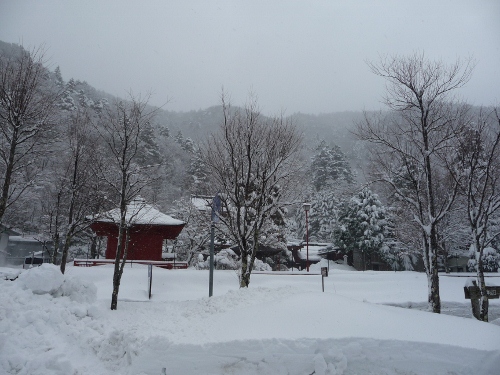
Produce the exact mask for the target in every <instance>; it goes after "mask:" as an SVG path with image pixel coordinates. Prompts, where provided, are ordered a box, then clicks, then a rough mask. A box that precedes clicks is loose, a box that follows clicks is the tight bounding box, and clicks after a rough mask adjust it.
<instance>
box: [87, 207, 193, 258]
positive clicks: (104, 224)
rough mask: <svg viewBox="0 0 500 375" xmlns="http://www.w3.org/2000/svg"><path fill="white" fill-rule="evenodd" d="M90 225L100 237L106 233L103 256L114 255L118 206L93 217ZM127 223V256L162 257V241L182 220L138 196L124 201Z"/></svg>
mask: <svg viewBox="0 0 500 375" xmlns="http://www.w3.org/2000/svg"><path fill="white" fill-rule="evenodd" d="M91 220H92V224H91V225H90V228H91V229H92V230H93V231H94V232H95V233H96V234H97V235H98V236H101V237H108V244H107V247H106V259H115V257H116V247H117V245H118V229H119V228H118V224H119V223H120V209H118V208H117V209H113V210H111V211H108V212H105V213H102V214H98V215H95V216H93V217H92V219H91ZM126 223H127V227H128V230H129V244H128V254H127V259H131V260H153V261H161V260H162V248H163V241H164V240H165V239H169V240H173V239H175V238H177V236H178V235H179V233H180V232H181V230H182V228H184V225H185V224H186V223H185V222H183V221H181V220H177V219H174V218H173V217H171V216H168V215H165V214H163V213H161V212H160V211H158V210H157V209H155V208H154V207H153V206H151V205H149V204H147V203H146V202H145V200H144V199H142V198H141V197H137V198H136V199H134V200H133V201H132V202H131V203H130V204H129V205H127V215H126Z"/></svg>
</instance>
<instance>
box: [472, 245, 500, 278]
mask: <svg viewBox="0 0 500 375" xmlns="http://www.w3.org/2000/svg"><path fill="white" fill-rule="evenodd" d="M476 257H477V252H476V248H475V247H474V245H472V246H471V248H470V251H469V258H470V259H469V261H468V262H467V270H468V271H469V272H477V259H476ZM481 259H482V261H483V271H484V272H498V268H499V267H500V265H499V263H500V254H499V253H498V251H497V250H496V249H494V248H492V247H487V248H485V249H483V254H482V257H481Z"/></svg>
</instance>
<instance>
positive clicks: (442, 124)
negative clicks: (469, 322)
mask: <svg viewBox="0 0 500 375" xmlns="http://www.w3.org/2000/svg"><path fill="white" fill-rule="evenodd" d="M368 65H369V67H370V68H371V70H372V72H373V73H374V74H376V75H378V76H380V77H383V78H385V79H386V82H387V88H386V96H385V98H384V101H385V103H386V105H387V106H388V108H389V109H390V110H391V111H392V112H391V114H390V116H388V117H386V118H383V119H380V118H379V119H378V120H377V119H375V118H368V116H365V121H364V122H362V123H361V124H359V127H358V135H359V136H360V137H361V138H362V139H364V140H367V141H370V142H372V143H373V144H374V145H376V146H377V147H374V148H373V154H372V156H373V158H374V160H375V161H376V163H377V164H378V167H379V168H378V172H379V176H378V178H379V179H380V180H381V181H384V182H386V183H388V184H389V185H390V186H391V187H392V190H393V192H394V194H395V195H397V196H398V197H399V199H401V200H403V201H405V203H406V204H407V206H408V207H409V208H410V209H411V211H412V213H413V217H414V220H415V221H416V222H417V223H418V225H419V227H420V232H421V236H422V255H423V260H424V265H425V269H426V273H427V278H428V283H429V296H428V301H429V308H430V309H431V310H432V311H433V312H436V313H439V312H440V311H441V302H440V297H439V276H438V263H437V261H438V249H439V244H438V224H439V222H440V221H441V220H442V219H443V217H444V216H445V215H446V214H447V212H448V211H449V210H450V208H451V206H452V204H453V202H454V200H455V197H456V194H457V191H458V185H457V183H456V182H450V181H449V178H448V177H446V176H445V174H444V173H443V171H444V170H445V166H446V165H447V162H446V160H447V159H448V158H449V157H450V155H451V154H452V153H451V152H450V150H452V146H453V140H454V139H455V138H456V136H457V134H458V133H459V132H460V131H461V129H462V128H463V126H464V125H465V123H466V122H467V109H468V108H467V106H465V105H462V104H461V103H459V102H458V101H456V100H455V99H454V98H453V97H452V96H451V94H452V93H453V91H454V90H456V89H458V88H460V87H462V86H463V85H465V84H466V83H467V81H468V80H469V78H470V76H471V74H472V70H473V64H472V62H471V61H470V60H468V61H467V62H465V63H462V62H461V61H460V60H459V61H457V62H456V63H454V64H452V65H449V66H448V65H445V64H444V63H442V62H440V61H429V60H426V58H425V56H424V54H423V53H420V54H418V53H415V54H413V55H411V56H408V57H400V56H395V57H391V58H386V59H382V60H381V61H380V62H379V63H369V64H368ZM443 185H444V186H446V187H447V188H446V189H443V188H442V186H443ZM438 186H440V188H438Z"/></svg>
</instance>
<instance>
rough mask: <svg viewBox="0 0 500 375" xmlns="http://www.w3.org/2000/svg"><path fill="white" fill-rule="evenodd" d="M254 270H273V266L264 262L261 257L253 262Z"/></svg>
mask: <svg viewBox="0 0 500 375" xmlns="http://www.w3.org/2000/svg"><path fill="white" fill-rule="evenodd" d="M253 270H254V271H272V270H273V268H272V267H271V266H270V265H269V264H267V263H264V262H263V261H261V260H260V259H257V258H256V259H255V261H254V263H253Z"/></svg>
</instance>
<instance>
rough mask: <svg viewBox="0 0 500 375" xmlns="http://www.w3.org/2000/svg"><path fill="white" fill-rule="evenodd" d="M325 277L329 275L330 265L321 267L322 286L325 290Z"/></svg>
mask: <svg viewBox="0 0 500 375" xmlns="http://www.w3.org/2000/svg"><path fill="white" fill-rule="evenodd" d="M325 277H328V267H321V286H322V287H323V292H325Z"/></svg>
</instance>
